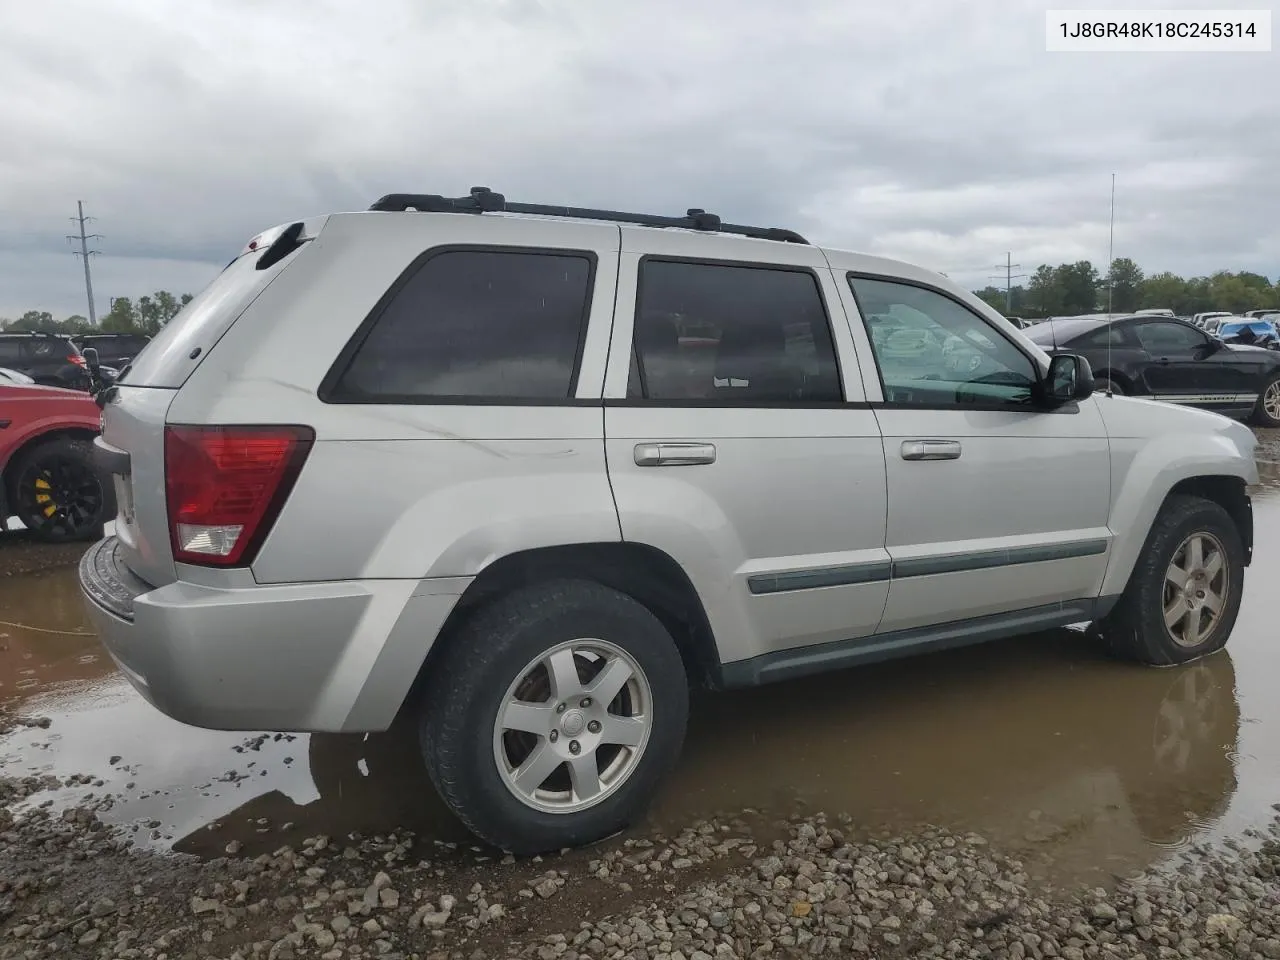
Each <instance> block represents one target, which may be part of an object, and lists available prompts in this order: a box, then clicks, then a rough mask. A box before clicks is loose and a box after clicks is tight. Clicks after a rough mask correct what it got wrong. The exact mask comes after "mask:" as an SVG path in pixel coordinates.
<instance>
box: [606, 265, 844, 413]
mask: <svg viewBox="0 0 1280 960" xmlns="http://www.w3.org/2000/svg"><path fill="white" fill-rule="evenodd" d="M638 301H639V302H638V305H637V310H636V320H635V351H634V352H635V355H636V360H635V361H634V362H633V366H632V372H631V383H629V384H628V388H627V395H628V396H643V397H647V398H648V399H650V400H675V401H680V400H687V401H690V402H697V401H714V402H716V403H730V404H732V403H736V402H739V401H741V402H747V403H775V404H787V403H814V402H839V401H841V400H842V399H843V395H842V392H841V389H840V375H839V372H838V368H837V365H836V355H835V347H834V346H833V344H832V340H831V327H830V324H829V323H828V321H827V313H826V309H825V308H824V306H823V301H822V294H821V292H820V290H819V288H818V281H817V279H816V278H815V277H814V276H813V274H811V273H808V272H805V271H800V270H784V269H775V268H769V267H739V266H728V265H720V264H705V263H676V262H669V261H663V260H646V261H645V262H644V263H643V264H642V265H641V270H640V282H639V297H638ZM637 381H638V382H637Z"/></svg>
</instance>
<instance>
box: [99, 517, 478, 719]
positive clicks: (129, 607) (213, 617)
mask: <svg viewBox="0 0 1280 960" xmlns="http://www.w3.org/2000/svg"><path fill="white" fill-rule="evenodd" d="M469 582H470V578H449V579H435V580H422V581H417V580H353V581H343V582H334V583H306V584H286V585H279V586H252V587H242V588H234V589H227V588H216V587H209V586H203V585H200V584H195V583H190V582H186V581H181V580H179V581H176V582H174V583H170V584H167V585H166V586H163V587H158V588H156V587H152V586H151V585H149V584H147V583H145V582H143V581H142V580H140V579H139V578H138V577H136V576H135V575H134V574H133V573H131V572H130V571H129V569H128V568H127V567H125V566H124V564H123V563H122V562H121V561H120V558H119V555H118V552H117V541H116V540H115V538H114V537H108V538H107V539H106V540H102V541H100V542H99V543H96V544H94V545H93V546H92V547H91V548H90V549H89V550H88V552H86V553H85V555H84V557H83V558H82V559H81V561H80V586H81V591H82V592H83V594H84V596H85V600H86V606H87V608H88V611H89V616H90V618H91V619H92V621H93V624H94V626H95V628H96V629H97V632H98V636H99V637H100V638H101V640H102V644H103V646H104V647H105V648H106V649H107V652H108V653H110V654H111V657H112V659H114V660H115V662H116V663H117V664H118V665H119V667H120V669H121V671H122V672H123V673H124V674H125V676H126V677H128V679H129V681H130V682H131V683H132V684H133V686H134V687H135V688H136V689H137V690H138V692H139V693H141V694H142V696H143V697H145V698H146V699H147V700H148V701H149V702H150V703H152V704H153V705H154V706H155V707H157V708H158V709H159V710H161V711H162V712H163V713H165V714H167V715H169V716H170V717H173V718H174V719H175V720H179V721H181V722H183V723H187V724H191V725H192V726H198V727H209V728H213V729H220V730H289V731H327V732H372V731H377V730H385V729H386V728H387V727H389V726H390V725H391V723H392V721H393V720H394V719H395V716H396V714H397V712H398V711H399V708H400V705H401V704H402V703H403V702H404V699H405V697H406V695H407V694H408V692H409V689H410V687H411V686H412V684H413V682H414V680H415V679H416V677H417V675H418V672H419V670H420V668H421V665H422V662H423V660H424V659H425V657H426V655H427V653H428V651H429V650H430V647H431V645H432V643H434V641H435V638H436V636H437V635H438V634H439V632H440V630H441V628H442V627H443V626H444V624H445V621H446V620H447V619H448V616H449V614H450V612H452V610H453V607H454V605H455V604H456V603H457V600H458V597H459V596H461V594H462V592H463V590H465V589H466V587H467V585H468V583H469Z"/></svg>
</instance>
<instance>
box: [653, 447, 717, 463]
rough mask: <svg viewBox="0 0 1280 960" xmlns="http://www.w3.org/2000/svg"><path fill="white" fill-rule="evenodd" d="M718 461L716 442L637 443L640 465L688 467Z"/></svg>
mask: <svg viewBox="0 0 1280 960" xmlns="http://www.w3.org/2000/svg"><path fill="white" fill-rule="evenodd" d="M715 462H716V445H715V444H714V443H637V444H636V466H638V467H687V466H692V465H694V464H699V463H715Z"/></svg>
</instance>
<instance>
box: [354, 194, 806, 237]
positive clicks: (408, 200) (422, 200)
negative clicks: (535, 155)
mask: <svg viewBox="0 0 1280 960" xmlns="http://www.w3.org/2000/svg"><path fill="white" fill-rule="evenodd" d="M369 209H370V210H383V211H393V212H396V213H404V212H406V211H409V210H416V211H418V212H420V213H524V214H530V215H533V216H542V217H574V218H577V219H579V220H606V221H608V222H610V223H634V224H636V225H638V226H641V227H680V228H682V229H685V230H701V231H704V232H707V233H734V234H738V235H740V236H744V237H754V238H756V239H758V240H777V241H780V242H783V243H805V244H807V243H808V242H809V241H808V240H806V239H805V238H804V237H802V236H800V234H798V233H796V232H795V231H794V230H786V229H784V228H782V227H749V226H745V225H743V224H738V223H725V222H723V221H722V220H721V219H720V218H719V217H717V216H716V215H715V214H714V213H707V212H706V211H705V210H699V209H697V208H692V209H690V210H689V211H688V212H687V213H686V214H685V215H684V216H683V217H663V216H658V215H656V214H651V213H622V212H620V211H617V210H593V209H591V208H589V207H558V206H553V205H550V204H543V203H510V202H508V201H507V198H506V197H504V196H503V195H502V194H500V193H494V192H493V191H492V190H490V189H489V188H488V187H472V188H471V193H470V194H468V195H467V196H465V197H442V196H439V195H438V194H434V193H389V194H387V195H386V196H385V197H382V198H381V199H380V200H378V201H377V202H376V203H374V204H373V205H372V206H371V207H369Z"/></svg>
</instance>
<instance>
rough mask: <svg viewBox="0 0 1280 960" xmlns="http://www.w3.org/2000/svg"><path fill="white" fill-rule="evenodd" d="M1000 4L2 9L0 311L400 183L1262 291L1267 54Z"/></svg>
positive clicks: (981, 264) (183, 264)
mask: <svg viewBox="0 0 1280 960" xmlns="http://www.w3.org/2000/svg"><path fill="white" fill-rule="evenodd" d="M1043 10H1044V8H1043V6H1038V5H1035V4H1032V3H1030V2H1023V0H1001V2H998V3H997V2H992V3H987V4H983V5H981V6H980V7H977V8H973V7H966V6H964V5H960V4H953V3H945V2H942V0H899V2H895V3H893V4H885V5H874V6H872V5H855V4H849V3H847V2H839V0H810V2H807V3H791V4H784V3H782V2H779V0H703V2H700V3H696V4H694V3H687V2H686V3H678V2H675V0H647V2H646V3H644V4H625V5H623V4H599V3H594V4H593V3H585V2H582V0H447V2H446V0H435V2H431V3H421V2H413V0H384V2H381V3H378V4H370V5H368V9H367V10H361V9H360V8H359V5H356V4H347V3H343V2H339V0H321V2H316V0H310V2H304V0H278V2H276V3H273V4H270V5H262V4H256V3H251V2H248V0H192V2H190V3H188V4H184V5H183V12H182V15H181V16H175V15H174V13H173V11H172V10H170V9H169V8H167V7H166V6H165V5H161V4H155V3H152V2H150V0H117V2H116V3H113V4H110V5H103V4H98V3H94V2H90V0H60V2H59V3H57V4H28V5H21V6H19V5H17V4H7V5H6V10H5V14H4V19H5V29H4V30H3V31H0V83H3V85H4V89H6V91H8V92H9V93H8V95H7V96H6V97H5V98H4V99H3V100H2V101H0V130H4V131H5V132H6V137H5V140H6V148H5V150H4V151H2V152H0V277H3V278H4V281H5V282H4V284H3V285H0V316H12V315H15V314H17V313H20V312H21V311H22V310H25V309H29V308H33V307H43V308H47V309H52V310H54V311H55V312H58V313H70V312H84V305H83V292H82V289H81V287H80V278H81V274H80V271H79V264H78V263H77V261H76V260H75V259H74V258H73V257H72V256H71V255H70V253H69V252H68V247H67V245H66V241H65V240H64V239H63V235H64V234H65V233H67V232H69V229H70V224H69V223H68V221H67V220H66V218H67V217H68V216H69V215H70V214H71V213H73V212H74V208H75V201H76V200H77V199H84V200H85V201H86V202H87V204H88V208H89V212H90V213H92V214H93V215H94V216H96V217H97V218H98V221H97V223H96V224H95V225H94V226H95V228H96V229H97V230H98V231H99V232H101V233H103V234H104V235H105V239H104V241H103V242H102V249H103V250H104V253H106V254H109V256H103V257H101V258H99V259H97V260H96V261H95V267H96V269H97V270H98V282H97V284H96V288H97V290H98V293H99V309H100V310H105V309H106V302H107V298H108V297H110V296H115V295H131V296H136V295H138V294H141V293H145V292H148V291H149V290H152V289H155V288H158V287H165V288H170V289H182V290H186V289H192V288H194V287H196V286H198V285H199V284H201V283H203V282H204V281H205V280H207V278H208V277H211V276H212V275H213V273H215V272H216V270H217V269H218V268H219V267H220V266H221V265H222V263H224V262H225V261H226V260H227V259H228V258H229V257H230V256H231V255H232V254H233V253H234V252H235V251H236V250H237V249H239V247H240V246H241V244H243V243H244V241H245V240H247V239H248V238H249V237H250V236H251V235H252V234H253V233H255V232H256V231H258V230H259V229H261V228H263V227H265V226H268V225H271V224H274V223H279V222H282V221H285V220H287V219H290V218H293V217H297V216H300V215H306V214H312V213H317V212H324V211H328V210H335V209H352V208H361V207H364V206H367V205H368V203H369V202H371V201H372V200H373V199H375V198H376V197H378V196H380V195H381V194H383V193H388V192H392V191H397V190H421V191H427V192H442V193H461V192H465V190H466V189H467V188H468V187H469V186H471V185H473V184H485V185H488V186H492V187H494V188H495V189H499V190H502V191H503V192H505V193H506V194H507V195H508V196H510V197H513V198H519V199H529V200H536V201H545V202H554V203H569V204H582V205H598V206H609V207H616V208H632V209H643V210H646V211H655V212H656V211H669V212H677V213H678V212H682V211H683V210H684V209H685V208H687V207H689V206H701V207H704V208H706V209H710V210H714V211H715V212H717V213H720V214H721V215H722V216H724V217H725V218H726V219H733V220H737V221H746V222H760V223H766V224H770V225H779V226H791V227H794V228H796V229H799V230H801V231H802V232H805V233H806V234H808V235H809V236H810V237H811V239H813V240H815V241H818V242H822V243H827V244H830V245H833V246H844V247H851V248H854V249H860V250H865V251H867V252H870V253H878V254H886V255H890V256H898V257H902V258H905V259H909V260H913V261H916V262H920V263H922V264H924V265H927V266H931V267H933V268H935V269H943V270H948V271H949V272H951V274H952V276H954V277H955V278H956V279H958V280H961V281H962V282H968V283H972V284H976V285H980V284H982V283H985V282H986V277H987V275H988V274H989V273H991V272H993V271H992V270H990V269H989V268H988V265H993V264H995V263H996V262H997V261H998V260H1001V259H1003V255H1004V252H1005V251H1006V250H1011V251H1013V254H1014V257H1015V259H1016V260H1018V261H1020V262H1021V263H1023V264H1024V265H1027V266H1029V267H1033V266H1034V265H1036V264H1038V263H1040V262H1059V261H1062V260H1070V259H1077V258H1081V257H1087V258H1090V259H1093V260H1094V261H1095V263H1101V262H1102V261H1103V260H1104V259H1105V256H1106V243H1107V205H1108V191H1109V188H1110V174H1111V173H1112V172H1113V171H1114V172H1115V173H1116V174H1117V175H1118V196H1117V211H1116V214H1117V219H1116V253H1117V255H1126V256H1132V257H1133V258H1134V259H1136V260H1138V261H1139V262H1140V263H1141V264H1143V265H1144V267H1146V268H1147V269H1148V270H1162V269H1171V270H1175V271H1178V272H1182V273H1197V272H1207V271H1210V270H1213V269H1218V268H1232V269H1253V270H1257V271H1259V272H1262V273H1266V274H1268V275H1270V276H1273V277H1274V276H1275V275H1276V274H1277V273H1278V272H1280V228H1278V227H1277V226H1276V220H1275V216H1274V211H1276V210H1280V178H1277V177H1276V176H1275V173H1274V171H1275V162H1276V157H1277V156H1280V123H1278V122H1277V121H1280V101H1277V99H1276V97H1275V95H1274V91H1275V90H1276V89H1277V87H1280V83H1278V82H1277V81H1280V67H1278V66H1277V61H1276V59H1275V54H1270V55H1268V54H1250V55H1245V54H1239V55H1231V54H1199V55H1175V54H1149V55H1115V54H1112V55H1106V54H1087V55H1086V54H1048V53H1046V52H1045V51H1044V13H1043Z"/></svg>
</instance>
